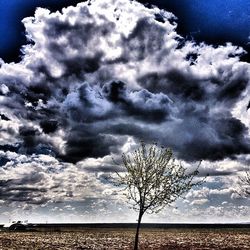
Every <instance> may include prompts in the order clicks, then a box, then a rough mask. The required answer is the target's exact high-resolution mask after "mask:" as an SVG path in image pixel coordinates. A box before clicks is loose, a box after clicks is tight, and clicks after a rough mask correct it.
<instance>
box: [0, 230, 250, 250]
mask: <svg viewBox="0 0 250 250" xmlns="http://www.w3.org/2000/svg"><path fill="white" fill-rule="evenodd" d="M133 239H134V230H132V229H84V230H79V231H67V232H52V231H51V232H49V231H48V232H0V249H1V250H12V249H13V250H23V249H27V250H28V249H29V250H38V249H39V250H54V249H56V250H83V249H86V250H87V249H95V250H104V249H106V250H115V249H117V250H118V249H119V250H123V249H124V250H130V249H132V245H133ZM140 249H141V250H146V249H151V250H163V249H173V250H178V249H185V250H188V249H190V250H191V249H192V250H196V249H200V250H201V249H202V250H205V249H227V250H229V249H240V250H241V249H242V250H243V249H250V230H249V229H164V230H163V229H142V231H141V237H140Z"/></svg>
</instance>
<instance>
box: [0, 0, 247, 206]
mask: <svg viewBox="0 0 250 250" xmlns="http://www.w3.org/2000/svg"><path fill="white" fill-rule="evenodd" d="M176 22H177V19H176V17H175V16H174V15H173V14H171V13H169V12H166V11H163V10H159V9H158V8H157V7H151V8H147V7H145V6H143V5H141V4H139V3H138V2H136V1H127V0H109V1H98V0H96V1H91V4H89V3H87V2H83V3H79V4H78V5H77V6H76V7H68V8H64V9H63V10H62V11H60V12H59V11H57V12H53V13H52V12H50V11H49V10H46V9H41V8H38V9H37V10H36V12H35V15H34V16H33V17H27V18H25V19H24V20H23V24H24V26H25V29H26V34H27V41H28V44H27V45H25V46H24V47H23V48H22V53H23V54H22V60H21V62H19V63H10V64H8V63H5V62H4V61H2V60H1V61H0V166H1V169H0V170H1V171H2V174H3V175H2V177H3V178H2V177H1V183H0V195H1V199H3V200H6V201H9V202H24V201H26V202H27V203H28V204H31V205H32V204H47V203H48V202H49V201H50V200H56V201H58V202H59V201H60V200H64V201H70V200H71V198H72V200H77V199H80V196H81V197H85V198H86V197H88V195H89V196H91V195H93V196H94V193H93V192H92V191H93V190H94V189H96V192H99V191H100V192H101V193H102V192H104V193H105V194H107V193H108V192H106V191H107V190H106V191H104V190H103V188H102V187H101V185H100V183H102V182H104V180H105V173H106V172H112V171H117V170H118V171H120V170H121V169H120V168H118V167H117V166H115V165H114V164H113V163H112V160H111V156H113V157H117V155H120V153H121V152H124V151H129V149H130V148H131V147H132V148H133V147H134V145H135V144H136V142H138V141H139V140H144V141H146V142H158V143H159V144H161V145H164V146H168V147H171V148H173V150H174V152H175V155H176V156H177V158H179V159H182V160H185V161H186V162H193V161H198V160H201V159H203V160H206V161H205V164H203V166H202V169H201V175H206V174H207V173H209V174H210V176H211V177H209V178H213V177H214V178H216V177H218V176H222V177H225V176H233V175H236V172H237V171H242V170H244V169H245V166H246V163H249V153H250V138H249V127H250V123H249V121H250V119H249V112H250V109H249V94H250V84H249V79H250V66H249V64H248V63H246V62H242V61H241V60H240V56H241V55H243V54H244V53H245V52H244V51H243V49H241V48H239V47H237V46H233V45H232V44H230V43H228V44H226V45H223V46H222V45H221V46H213V45H208V44H204V43H201V44H196V43H195V42H194V41H185V40H184V39H183V38H182V37H181V36H180V35H178V34H177V32H176V27H177V23H176ZM131 145H132V146H131ZM48 159H50V160H48ZM211 162H213V164H211ZM218 162H220V163H219V164H218ZM235 162H236V163H237V164H238V163H239V165H237V164H236V163H235ZM74 164H75V165H74ZM51 166H53V167H51ZM80 176H81V177H80ZM91 176H95V177H93V179H92V177H91ZM96 176H98V178H97V179H96ZM95 182H97V183H96V184H91V183H95ZM80 183H82V184H80ZM102 184H103V183H102ZM93 185H94V186H93ZM213 185H215V184H213ZM88 186H92V189H91V190H90V189H88ZM80 188H83V189H84V190H85V191H86V192H85V191H84V192H82V191H81V192H80V191H79V189H80ZM209 188H210V187H209ZM217 188H218V187H217ZM221 188H222V187H221ZM222 189H223V190H227V192H226V193H223V194H222V193H215V191H214V193H212V191H211V192H210V194H209V195H208V194H207V195H203V196H202V195H196V194H195V193H193V195H194V196H195V197H196V196H197V197H196V198H195V199H194V200H190V202H189V203H190V204H191V203H192V204H193V205H194V206H195V205H200V206H205V205H207V206H209V204H210V203H209V202H207V199H208V198H211V197H214V196H223V195H224V196H227V197H230V195H231V191H232V190H229V188H228V187H223V188H222ZM212 190H214V188H212ZM203 191H204V190H203ZM204 192H205V191H204ZM204 192H203V193H204ZM90 194H91V195H90ZM230 199H231V198H229V200H227V202H231V201H230ZM216 202H217V201H216ZM218 202H219V201H218ZM210 205H211V204H210Z"/></svg>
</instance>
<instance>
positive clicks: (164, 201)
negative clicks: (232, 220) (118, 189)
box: [117, 142, 204, 250]
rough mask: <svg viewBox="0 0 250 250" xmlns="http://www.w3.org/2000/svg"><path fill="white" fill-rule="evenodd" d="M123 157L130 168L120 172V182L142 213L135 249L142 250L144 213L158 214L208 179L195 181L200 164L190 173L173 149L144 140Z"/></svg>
mask: <svg viewBox="0 0 250 250" xmlns="http://www.w3.org/2000/svg"><path fill="white" fill-rule="evenodd" d="M122 160H123V165H124V167H125V170H126V171H125V173H123V174H122V173H121V174H120V173H117V175H118V180H117V184H118V185H119V186H123V187H124V188H125V190H126V196H127V198H128V200H129V203H130V204H131V205H132V207H133V208H134V209H135V210H136V211H138V212H139V215H138V223H137V230H136V235H135V242H134V250H138V243H139V231H140V226H141V220H142V217H143V215H144V213H145V212H147V213H158V212H159V211H160V210H161V209H163V208H164V207H165V206H166V205H170V204H171V203H173V202H174V201H175V200H176V199H177V198H179V197H180V196H181V195H183V194H184V193H185V192H187V191H189V190H190V189H191V188H192V187H194V186H196V185H199V184H201V183H202V182H203V181H204V180H202V181H197V182H194V181H193V179H194V177H195V176H196V175H197V174H198V168H199V165H200V164H199V165H198V166H197V167H196V169H195V171H193V172H191V173H187V171H186V168H184V167H183V166H182V165H181V164H176V163H175V160H174V158H173V154H172V150H171V149H167V148H163V147H161V148H159V147H157V145H156V144H155V145H149V146H146V145H145V144H144V143H143V142H142V143H141V145H140V147H139V148H138V149H137V150H135V151H134V152H133V153H131V154H123V155H122Z"/></svg>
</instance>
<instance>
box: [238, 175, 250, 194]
mask: <svg viewBox="0 0 250 250" xmlns="http://www.w3.org/2000/svg"><path fill="white" fill-rule="evenodd" d="M239 184H240V185H239V191H237V193H238V194H239V195H240V196H242V197H250V172H246V174H245V175H244V176H242V177H239Z"/></svg>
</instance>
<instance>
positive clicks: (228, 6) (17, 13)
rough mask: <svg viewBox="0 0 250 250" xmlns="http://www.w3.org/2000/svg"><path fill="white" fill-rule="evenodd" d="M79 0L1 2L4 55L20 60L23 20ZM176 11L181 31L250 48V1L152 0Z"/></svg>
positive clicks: (200, 38)
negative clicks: (37, 12) (41, 10)
mask: <svg viewBox="0 0 250 250" xmlns="http://www.w3.org/2000/svg"><path fill="white" fill-rule="evenodd" d="M77 2H80V1H79V0H78V1H77V0H74V1H72V0H60V1H59V0H50V1H48V0H25V1H22V0H9V1H1V3H0V33H1V34H4V35H3V36H1V37H0V57H3V58H6V60H7V61H8V60H17V57H18V54H20V53H19V52H18V51H19V49H20V46H21V45H22V44H25V43H26V40H25V36H24V28H23V25H22V24H21V20H22V19H23V18H24V17H26V16H30V15H32V14H33V13H34V10H35V8H36V7H48V8H50V9H51V10H56V9H60V8H62V7H63V6H69V5H75V4H76V3H77ZM141 2H144V3H146V2H150V3H152V4H155V5H158V6H160V7H163V8H165V9H166V10H169V11H172V12H173V13H175V14H176V15H177V17H178V19H179V20H178V24H179V28H178V30H179V32H180V33H181V34H183V35H184V36H188V37H190V36H192V37H194V38H195V39H197V40H198V41H207V42H210V43H215V44H223V43H225V42H228V41H231V42H233V43H235V44H238V45H241V46H243V47H244V48H245V49H246V50H248V51H249V47H250V45H249V44H248V45H247V43H248V42H249V36H250V29H249V26H250V0H225V1H221V0H210V1H206V0H191V1H190V0H179V1H175V0H169V1H162V0H149V1H144V0H142V1H141Z"/></svg>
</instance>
